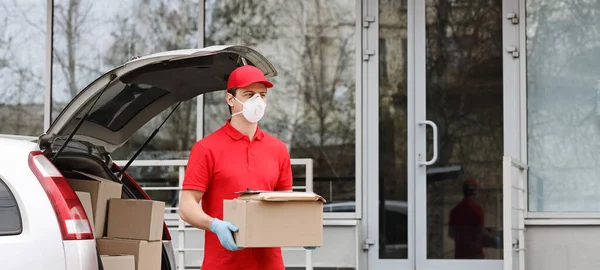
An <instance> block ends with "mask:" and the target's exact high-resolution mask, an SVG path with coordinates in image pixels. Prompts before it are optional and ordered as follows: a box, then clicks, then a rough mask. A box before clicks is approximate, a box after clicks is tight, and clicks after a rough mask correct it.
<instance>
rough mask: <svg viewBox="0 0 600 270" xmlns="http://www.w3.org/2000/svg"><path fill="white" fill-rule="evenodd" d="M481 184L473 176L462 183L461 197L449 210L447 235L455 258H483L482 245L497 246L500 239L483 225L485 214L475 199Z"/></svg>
mask: <svg viewBox="0 0 600 270" xmlns="http://www.w3.org/2000/svg"><path fill="white" fill-rule="evenodd" d="M480 188H481V184H480V183H479V182H478V181H477V180H476V179H475V178H469V179H467V180H465V181H464V183H463V187H462V189H463V199H462V201H460V202H459V203H458V204H457V205H456V206H455V207H454V208H452V210H451V211H450V221H449V227H450V228H449V231H448V234H449V236H450V237H451V238H452V239H454V258H455V259H485V253H484V251H483V247H484V246H490V245H491V246H496V247H497V246H499V245H500V243H499V241H500V239H499V238H498V237H494V236H492V235H491V233H490V232H489V231H488V230H487V229H486V228H485V227H484V224H485V214H484V211H483V208H482V207H481V205H479V204H478V203H477V201H476V199H477V195H478V189H480Z"/></svg>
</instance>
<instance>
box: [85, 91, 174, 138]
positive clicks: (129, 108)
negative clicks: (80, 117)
mask: <svg viewBox="0 0 600 270" xmlns="http://www.w3.org/2000/svg"><path fill="white" fill-rule="evenodd" d="M115 91H118V92H117V94H116V95H115V96H114V97H113V98H112V99H111V100H110V101H108V102H107V103H105V104H103V105H102V106H101V107H100V108H98V109H96V110H95V111H94V113H92V114H91V115H90V117H89V120H90V121H91V122H95V123H97V124H99V125H102V126H105V127H107V128H108V129H110V130H112V131H117V130H119V129H121V128H122V127H123V126H125V125H126V124H127V123H128V122H129V121H130V120H131V119H132V118H133V117H135V116H136V115H137V114H138V113H139V112H140V111H142V110H143V109H144V108H146V107H147V106H148V105H150V104H151V103H152V102H154V101H155V100H157V99H158V98H160V97H162V96H163V95H166V94H167V93H168V92H167V91H165V90H162V89H159V88H156V87H152V88H141V87H139V86H138V85H134V84H131V85H126V86H125V88H124V89H123V90H121V88H120V87H119V89H115Z"/></svg>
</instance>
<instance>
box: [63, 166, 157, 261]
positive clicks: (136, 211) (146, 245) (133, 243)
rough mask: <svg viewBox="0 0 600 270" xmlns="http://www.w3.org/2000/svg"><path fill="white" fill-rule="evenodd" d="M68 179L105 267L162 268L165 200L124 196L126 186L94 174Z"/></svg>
mask: <svg viewBox="0 0 600 270" xmlns="http://www.w3.org/2000/svg"><path fill="white" fill-rule="evenodd" d="M78 173H79V174H81V175H84V176H87V177H86V179H84V178H83V177H82V178H79V179H77V178H73V179H67V181H68V182H69V184H70V185H71V187H72V188H73V190H75V192H76V194H77V196H78V197H79V200H80V201H81V203H82V204H83V207H84V209H85V211H86V214H87V216H88V218H89V220H90V223H91V225H92V227H93V228H92V230H93V232H94V236H95V238H96V245H97V248H98V252H99V253H100V255H101V256H100V259H101V260H102V263H103V266H104V269H105V270H142V269H143V270H154V269H156V270H160V269H161V258H162V233H163V223H164V210H165V203H164V202H160V201H152V200H137V199H122V198H121V196H122V188H123V186H122V185H121V184H119V183H116V182H114V181H111V180H109V179H104V178H101V177H97V176H94V175H89V174H85V173H81V172H78Z"/></svg>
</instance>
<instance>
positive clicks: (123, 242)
mask: <svg viewBox="0 0 600 270" xmlns="http://www.w3.org/2000/svg"><path fill="white" fill-rule="evenodd" d="M96 246H97V248H98V253H100V255H124V254H125V255H133V257H134V259H135V269H136V270H160V269H161V260H162V241H152V242H148V241H143V240H129V239H111V238H103V239H98V240H96ZM105 269H106V268H105Z"/></svg>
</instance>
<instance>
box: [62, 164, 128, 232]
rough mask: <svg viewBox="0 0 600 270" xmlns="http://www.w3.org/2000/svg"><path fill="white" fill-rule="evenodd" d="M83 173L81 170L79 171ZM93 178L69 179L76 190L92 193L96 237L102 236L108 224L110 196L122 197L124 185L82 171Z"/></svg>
mask: <svg viewBox="0 0 600 270" xmlns="http://www.w3.org/2000/svg"><path fill="white" fill-rule="evenodd" d="M79 173H81V172H79ZM81 174H82V175H85V176H87V177H89V178H92V179H93V180H87V179H67V182H69V185H71V188H73V190H75V191H83V192H88V193H90V196H91V199H92V211H93V212H94V214H93V216H94V227H95V228H94V231H95V233H94V235H95V237H96V239H98V238H102V237H103V236H104V235H105V234H104V228H105V224H106V212H107V207H108V200H109V199H110V198H121V193H122V190H123V185H122V184H119V183H116V182H113V181H112V180H109V179H104V178H102V177H97V176H94V175H90V174H86V173H81Z"/></svg>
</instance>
